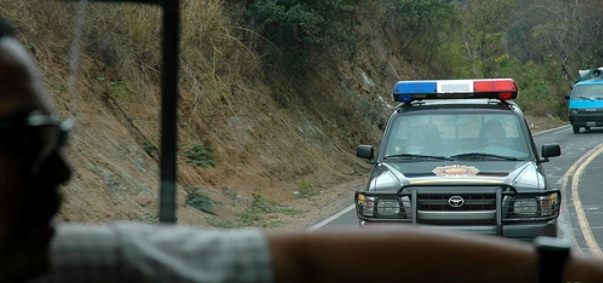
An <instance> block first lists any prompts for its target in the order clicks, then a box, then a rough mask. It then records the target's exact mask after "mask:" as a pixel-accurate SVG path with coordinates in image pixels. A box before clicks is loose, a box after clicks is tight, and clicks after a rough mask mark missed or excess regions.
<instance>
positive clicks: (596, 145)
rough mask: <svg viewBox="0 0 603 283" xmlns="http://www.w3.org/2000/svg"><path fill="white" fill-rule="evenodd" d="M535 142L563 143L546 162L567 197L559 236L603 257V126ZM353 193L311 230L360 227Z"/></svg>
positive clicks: (555, 132) (553, 133)
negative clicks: (342, 206)
mask: <svg viewBox="0 0 603 283" xmlns="http://www.w3.org/2000/svg"><path fill="white" fill-rule="evenodd" d="M534 141H535V142H536V145H537V146H538V148H541V146H542V145H543V144H547V143H558V144H559V145H560V146H561V151H562V155H561V156H560V157H554V158H551V160H550V162H548V163H545V164H544V167H545V170H546V173H547V176H548V178H549V181H550V182H551V183H552V184H553V188H555V189H560V190H561V191H562V197H563V199H564V205H563V207H562V214H561V217H560V231H559V233H560V236H561V237H563V238H567V239H570V240H571V241H572V242H573V243H574V245H575V246H576V247H577V248H578V249H579V250H580V251H582V252H584V253H591V254H593V255H596V256H601V257H603V250H602V249H601V247H602V246H603V192H602V191H603V170H602V169H603V129H593V130H591V131H590V132H584V131H583V132H581V133H580V134H574V133H572V130H571V127H569V126H564V127H560V128H556V129H552V130H549V131H545V132H541V133H538V134H535V135H534ZM352 195H353V193H352V192H351V193H350V206H349V207H347V208H346V209H344V210H342V211H341V212H339V213H337V214H335V215H333V216H331V217H329V218H328V219H325V220H324V221H322V222H320V223H317V224H316V225H314V226H312V227H311V228H310V229H309V230H318V229H336V228H341V227H355V228H357V227H358V220H357V218H356V214H355V210H354V209H353V206H352Z"/></svg>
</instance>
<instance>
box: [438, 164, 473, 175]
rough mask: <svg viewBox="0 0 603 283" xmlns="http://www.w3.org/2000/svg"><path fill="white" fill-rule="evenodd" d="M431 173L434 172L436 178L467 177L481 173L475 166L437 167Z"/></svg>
mask: <svg viewBox="0 0 603 283" xmlns="http://www.w3.org/2000/svg"><path fill="white" fill-rule="evenodd" d="M431 172H433V174H435V175H436V176H441V177H466V176H475V175H477V173H479V169H477V168H476V167H475V166H465V165H450V166H440V167H436V168H434V169H433V170H432V171H431Z"/></svg>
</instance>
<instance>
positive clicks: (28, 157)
mask: <svg viewBox="0 0 603 283" xmlns="http://www.w3.org/2000/svg"><path fill="white" fill-rule="evenodd" d="M73 124H74V121H73V119H67V120H64V121H60V120H58V119H57V118H56V117H55V116H52V115H47V114H44V113H43V112H42V111H40V110H34V111H31V112H29V113H25V114H17V115H12V116H11V117H8V118H4V119H0V144H1V145H2V146H5V147H6V148H7V149H8V150H9V152H10V153H11V154H15V155H18V156H19V157H20V158H22V160H23V161H24V162H26V163H25V164H27V165H29V166H37V165H39V163H40V161H41V160H43V159H44V158H45V157H47V156H50V155H51V154H53V153H55V152H60V151H62V150H63V148H64V147H65V145H66V143H67V136H68V134H69V132H70V131H71V129H72V128H73ZM36 164H37V165H36Z"/></svg>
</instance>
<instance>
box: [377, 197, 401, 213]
mask: <svg viewBox="0 0 603 283" xmlns="http://www.w3.org/2000/svg"><path fill="white" fill-rule="evenodd" d="M377 213H379V214H380V215H383V216H388V215H397V214H399V213H400V202H399V201H398V200H393V199H378V200H377Z"/></svg>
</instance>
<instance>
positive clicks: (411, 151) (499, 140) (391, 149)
mask: <svg viewBox="0 0 603 283" xmlns="http://www.w3.org/2000/svg"><path fill="white" fill-rule="evenodd" d="M524 133H525V132H524V131H523V129H522V127H521V121H520V120H519V119H518V117H517V116H515V115H512V114H501V113H493V114H484V113H475V114H472V113H458V114H451V113H444V114H438V113H436V112H435V111H420V112H419V111H417V113H405V114H404V115H398V116H397V117H395V119H394V120H393V121H392V123H391V129H390V131H389V135H388V136H387V137H386V140H385V143H384V146H385V153H384V158H386V159H387V158H393V157H394V156H397V157H399V156H432V157H438V158H450V159H451V160H457V159H458V160H460V159H463V160H467V159H469V158H474V159H476V160H484V161H491V160H525V159H527V158H528V157H530V154H529V150H528V149H529V144H528V143H529V140H528V139H527V138H526V136H525V134H524Z"/></svg>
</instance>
